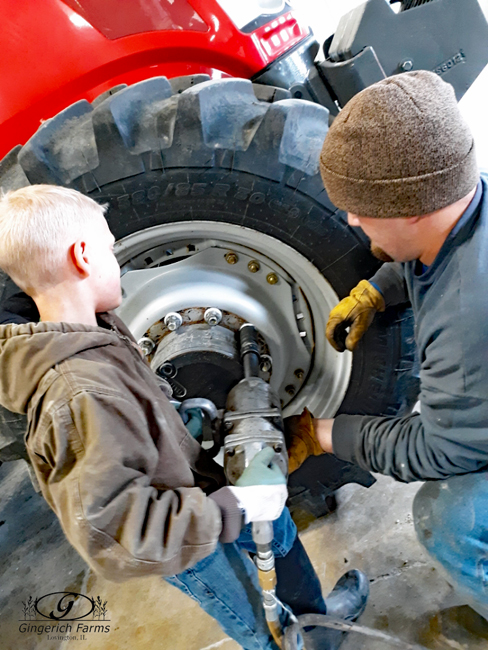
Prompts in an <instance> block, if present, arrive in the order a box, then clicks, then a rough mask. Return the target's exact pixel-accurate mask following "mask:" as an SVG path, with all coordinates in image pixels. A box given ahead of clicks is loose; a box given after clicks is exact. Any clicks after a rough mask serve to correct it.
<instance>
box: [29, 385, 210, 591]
mask: <svg viewBox="0 0 488 650" xmlns="http://www.w3.org/2000/svg"><path fill="white" fill-rule="evenodd" d="M147 416H148V414H146V413H144V412H143V409H142V407H139V408H135V406H134V403H133V402H129V401H127V400H125V399H124V398H123V397H121V396H120V395H116V394H115V393H114V392H110V391H107V394H100V393H99V392H97V393H90V392H82V393H80V394H78V395H77V396H76V397H75V398H74V399H73V401H72V403H71V404H70V405H69V406H64V407H60V408H58V409H57V411H56V412H55V413H53V414H52V415H51V417H50V420H49V425H47V426H43V427H38V428H37V430H36V431H35V432H34V433H33V438H31V437H30V434H29V438H28V441H27V447H28V450H29V455H30V456H31V458H32V461H33V464H34V465H35V470H36V474H37V475H38V478H39V481H40V484H41V487H42V492H43V494H44V496H45V498H46V500H47V501H48V503H49V504H50V506H51V507H52V508H53V510H54V511H55V512H56V514H57V516H58V517H59V520H60V522H61V525H62V528H63V530H64V532H65V534H66V536H67V537H68V539H69V541H70V542H71V544H72V545H73V546H74V547H75V548H76V549H77V551H78V552H79V553H80V555H81V556H82V557H83V558H84V559H85V561H86V562H87V563H88V564H89V565H90V566H91V567H92V569H93V570H94V571H96V572H97V573H100V574H102V575H103V576H104V577H105V578H106V579H108V580H113V581H115V582H122V581H124V580H127V579H129V578H132V577H139V576H144V575H150V574H158V575H172V574H175V573H179V572H181V571H183V570H184V569H186V568H188V567H190V566H192V565H194V564H195V563H196V562H198V561H199V560H201V559H202V558H204V557H206V556H208V555H210V554H211V553H212V552H213V551H214V549H215V548H216V545H217V542H218V539H219V535H220V533H221V529H222V517H221V513H220V509H219V506H218V505H217V504H216V503H215V501H213V500H212V499H211V498H209V497H207V496H206V495H205V493H204V492H203V491H202V490H201V489H200V488H198V487H181V488H178V489H163V488H161V489H157V488H156V487H154V486H153V485H151V481H152V482H155V481H154V477H156V479H157V483H156V484H157V485H161V483H162V482H163V481H164V476H161V469H159V467H158V462H159V457H160V456H159V453H158V449H157V448H156V445H155V443H154V441H153V439H152V438H151V436H150V430H149V427H148V421H147ZM39 431H42V439H41V436H40V434H39V433H38V432H39ZM36 436H37V437H36ZM162 444H163V445H164V444H167V445H168V447H167V453H168V454H169V455H171V454H172V453H176V454H178V448H179V444H178V442H177V441H176V439H175V438H174V437H173V436H168V441H166V442H163V443H162ZM163 451H164V450H163ZM175 471H176V470H175ZM188 471H190V470H188ZM172 472H173V468H172V467H171V463H169V467H168V469H167V474H168V476H167V481H168V483H169V484H170V485H173V486H174V485H175V483H176V484H177V477H176V476H171V474H172ZM151 477H153V479H151ZM182 482H183V481H182Z"/></svg>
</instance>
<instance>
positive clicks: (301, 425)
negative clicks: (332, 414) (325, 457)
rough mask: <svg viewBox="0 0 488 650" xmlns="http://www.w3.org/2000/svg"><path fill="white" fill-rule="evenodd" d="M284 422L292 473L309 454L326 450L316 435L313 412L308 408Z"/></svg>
mask: <svg viewBox="0 0 488 650" xmlns="http://www.w3.org/2000/svg"><path fill="white" fill-rule="evenodd" d="M284 424H285V435H286V440H287V446H288V472H289V473H290V474H291V473H292V472H294V471H295V470H297V469H298V468H299V467H300V465H302V463H304V462H305V461H306V460H307V458H308V457H309V456H320V455H321V454H323V453H324V450H323V449H322V447H321V446H320V445H319V443H318V441H317V438H316V437H315V430H314V426H313V418H312V414H311V413H310V411H309V410H308V409H307V408H305V409H304V410H303V412H302V414H301V415H292V416H291V417H289V418H285V421H284Z"/></svg>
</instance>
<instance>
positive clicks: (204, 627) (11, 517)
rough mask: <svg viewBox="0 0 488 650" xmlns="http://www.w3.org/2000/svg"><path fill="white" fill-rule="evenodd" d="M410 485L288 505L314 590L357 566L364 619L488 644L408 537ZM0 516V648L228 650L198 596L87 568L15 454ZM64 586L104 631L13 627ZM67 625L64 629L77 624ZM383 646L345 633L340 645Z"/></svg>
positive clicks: (348, 490) (423, 636)
mask: <svg viewBox="0 0 488 650" xmlns="http://www.w3.org/2000/svg"><path fill="white" fill-rule="evenodd" d="M418 487H419V485H418V484H411V485H403V484H399V483H395V482H394V481H393V480H390V479H388V478H386V477H378V481H377V483H376V484H375V485H374V486H372V487H371V488H369V489H365V488H362V487H359V486H357V485H347V486H345V487H344V488H342V489H341V490H339V492H338V494H337V498H338V509H337V511H336V512H335V513H333V514H332V515H329V516H328V517H326V518H324V519H320V520H314V519H313V518H311V517H310V516H309V515H307V514H306V513H298V515H297V522H298V524H299V528H300V531H301V532H300V535H301V538H302V540H303V542H304V544H305V546H306V548H307V550H308V552H309V554H310V557H311V559H312V561H313V563H314V566H315V567H316V570H317V572H318V574H319V577H320V580H321V582H322V585H323V589H324V593H328V591H329V590H330V589H331V588H332V587H333V585H334V584H335V582H336V580H337V579H338V578H339V577H340V576H341V575H342V573H343V572H344V571H346V570H347V569H349V568H352V567H356V568H359V569H362V570H363V571H365V572H366V574H367V575H368V576H369V578H370V585H371V596H370V599H369V602H368V606H367V609H366V611H365V613H364V615H363V617H362V619H361V623H363V624H364V625H368V626H371V627H374V628H376V629H380V630H383V631H386V632H390V633H392V634H396V635H397V636H399V637H401V638H402V639H404V640H406V641H412V642H413V641H416V642H419V643H423V644H424V645H425V646H426V647H427V648H430V649H432V650H452V649H454V650H481V649H482V648H487V647H488V643H487V641H488V625H487V624H485V625H483V622H482V621H481V620H480V619H479V617H477V615H475V614H474V613H473V612H472V610H470V609H469V608H466V607H451V604H452V602H453V600H452V596H453V594H452V591H451V588H450V587H449V585H448V584H447V582H446V581H445V580H444V578H443V577H442V576H441V575H439V573H438V572H437V570H436V569H435V568H434V567H433V564H432V562H431V561H430V560H429V558H428V557H427V555H426V554H425V552H424V551H423V549H422V548H421V546H420V545H419V544H418V542H417V541H416V539H415V533H414V530H413V524H412V518H411V503H412V499H413V497H414V495H415V493H416V491H417V489H418ZM0 522H1V523H0V648H1V650H73V649H79V650H102V649H103V650H116V649H117V650H150V649H151V650H152V649H153V648H154V649H155V648H158V649H162V650H213V649H221V650H238V647H239V646H238V645H237V644H236V643H235V642H234V641H232V640H231V639H229V638H227V637H226V636H225V634H224V633H223V632H222V631H221V630H220V628H219V627H218V625H217V624H216V623H215V622H214V621H213V620H212V619H211V618H210V617H209V616H207V615H206V614H205V613H204V612H203V611H201V610H200V609H199V607H198V605H197V604H196V603H194V602H193V601H192V600H190V599H189V598H187V597H185V596H184V595H182V594H180V592H179V591H177V590H176V589H174V588H172V587H170V586H168V585H167V584H166V583H164V582H163V581H162V580H161V579H160V578H158V577H151V578H145V579H140V580H132V581H130V582H127V583H123V584H115V583H110V582H107V581H105V580H103V579H101V578H99V577H98V576H96V575H94V574H93V573H92V572H91V571H90V570H89V569H88V567H87V566H86V564H85V563H84V562H83V560H82V559H81V558H80V557H79V556H78V554H77V553H76V552H75V551H74V550H73V549H72V548H71V546H70V545H69V544H68V543H67V541H66V540H65V538H64V535H63V532H62V530H61V529H60V526H59V524H58V521H57V519H56V517H55V515H54V514H53V513H52V512H51V511H50V509H49V507H48V506H47V504H46V503H45V502H44V500H43V499H42V497H40V496H39V495H37V494H35V492H34V491H33V489H32V487H31V485H30V481H29V478H28V473H27V471H26V468H25V465H24V464H23V463H22V462H18V463H10V464H4V465H3V466H1V467H0ZM65 591H74V592H76V593H81V594H85V595H87V596H89V597H91V598H94V599H96V598H97V596H100V598H101V599H102V601H107V615H106V621H105V622H104V621H100V622H91V623H90V625H92V626H95V625H99V624H102V623H103V624H104V625H109V626H110V631H109V632H100V630H97V629H95V628H93V629H92V631H91V632H90V631H87V632H86V633H85V638H84V639H83V638H82V636H81V633H79V634H77V638H76V639H69V640H63V639H58V638H56V637H57V635H56V634H55V633H51V634H48V633H46V632H45V631H43V632H42V633H41V634H37V633H36V632H35V631H32V630H31V631H26V632H21V631H20V626H21V625H22V624H23V623H22V619H23V618H24V616H23V612H22V603H26V602H27V601H28V598H29V596H32V597H33V598H36V597H38V598H39V597H41V596H43V595H45V594H49V593H52V592H65ZM25 624H26V625H31V626H32V625H41V624H42V623H41V622H40V621H32V622H30V623H28V622H27V623H25ZM84 624H85V625H87V623H84ZM72 626H73V629H72V635H74V634H75V633H76V629H75V626H76V622H74V623H72ZM61 636H62V635H61ZM53 637H54V638H53ZM392 647H393V646H390V645H389V644H386V643H383V642H378V641H375V640H372V639H366V638H365V637H360V636H359V635H355V634H350V635H349V637H348V638H347V639H346V640H345V642H344V644H343V646H342V648H343V650H388V649H389V648H392Z"/></svg>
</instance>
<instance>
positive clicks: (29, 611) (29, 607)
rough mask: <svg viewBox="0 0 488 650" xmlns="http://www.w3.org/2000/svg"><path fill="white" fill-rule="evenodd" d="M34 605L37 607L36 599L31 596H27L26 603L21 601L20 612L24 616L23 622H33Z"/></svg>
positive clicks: (34, 616)
mask: <svg viewBox="0 0 488 650" xmlns="http://www.w3.org/2000/svg"><path fill="white" fill-rule="evenodd" d="M36 605H37V598H36V599H35V600H34V599H33V598H32V596H29V600H28V601H27V602H26V603H24V601H22V612H23V614H24V621H35V619H36Z"/></svg>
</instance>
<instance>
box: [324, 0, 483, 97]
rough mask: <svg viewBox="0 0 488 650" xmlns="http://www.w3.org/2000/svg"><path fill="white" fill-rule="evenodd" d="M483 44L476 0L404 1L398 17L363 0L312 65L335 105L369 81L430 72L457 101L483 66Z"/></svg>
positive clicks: (380, 3) (375, 0) (380, 1)
mask: <svg viewBox="0 0 488 650" xmlns="http://www.w3.org/2000/svg"><path fill="white" fill-rule="evenodd" d="M487 41H488V24H487V21H486V19H485V17H484V14H483V11H482V9H481V7H480V5H479V2H478V0H463V1H462V2H459V0H435V1H432V0H431V1H429V2H425V1H421V0H404V1H403V2H402V11H400V12H399V13H395V12H394V11H393V9H392V8H391V7H390V5H389V4H387V2H385V0H368V1H367V2H364V3H363V4H361V5H359V6H358V7H356V8H355V9H353V10H352V11H350V12H349V13H347V14H346V15H345V16H343V17H342V18H341V20H340V22H339V26H338V28H337V31H336V33H335V35H334V37H333V38H332V39H328V40H327V41H326V43H325V44H324V54H325V57H326V61H324V62H323V63H320V64H318V67H319V69H320V72H321V74H322V76H323V78H324V79H325V80H326V81H327V83H328V84H329V86H330V87H331V88H332V90H333V92H334V93H335V95H336V97H337V99H338V100H339V103H340V104H341V105H344V103H345V102H346V101H348V99H350V98H351V97H352V96H353V95H354V94H356V93H357V92H359V91H360V90H363V88H366V87H367V86H368V85H370V83H371V80H372V79H375V77H377V78H378V77H379V78H382V76H387V77H389V76H390V75H393V74H398V73H401V72H408V71H410V70H432V71H433V72H436V73H437V74H438V75H440V76H441V77H442V78H443V79H444V80H445V81H447V82H449V83H450V84H452V86H453V87H454V90H455V92H456V97H457V99H458V100H459V99H461V97H462V96H463V95H464V93H465V92H466V91H467V90H468V88H469V87H470V86H471V84H472V83H473V81H474V80H475V79H476V77H477V76H478V75H479V74H480V72H481V71H482V70H483V68H484V67H485V65H486V64H487V63H488V47H487V45H486V44H487ZM368 48H369V49H370V52H369V53H366V54H363V53H364V52H366V51H367V50H368ZM344 63H345V65H344ZM375 65H376V74H375V73H374V68H375ZM338 66H341V67H338ZM338 71H340V72H338ZM375 80H377V79H375Z"/></svg>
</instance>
